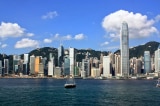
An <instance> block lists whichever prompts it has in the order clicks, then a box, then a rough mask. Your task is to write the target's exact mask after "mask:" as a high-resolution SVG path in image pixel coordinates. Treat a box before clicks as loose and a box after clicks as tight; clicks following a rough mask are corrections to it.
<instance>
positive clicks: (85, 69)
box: [81, 58, 91, 77]
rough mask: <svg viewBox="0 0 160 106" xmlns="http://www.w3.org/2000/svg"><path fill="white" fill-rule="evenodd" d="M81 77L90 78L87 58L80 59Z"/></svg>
mask: <svg viewBox="0 0 160 106" xmlns="http://www.w3.org/2000/svg"><path fill="white" fill-rule="evenodd" d="M81 73H83V74H82V75H84V76H82V77H89V76H91V70H90V61H89V59H88V58H86V59H82V72H81Z"/></svg>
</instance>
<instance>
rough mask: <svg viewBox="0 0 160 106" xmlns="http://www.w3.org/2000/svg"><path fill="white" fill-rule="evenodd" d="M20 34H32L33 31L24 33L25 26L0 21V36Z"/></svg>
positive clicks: (6, 36) (17, 35) (19, 35)
mask: <svg viewBox="0 0 160 106" xmlns="http://www.w3.org/2000/svg"><path fill="white" fill-rule="evenodd" d="M21 36H29V37H31V36H34V34H33V33H26V32H25V28H22V27H21V26H19V25H18V24H17V23H10V22H8V23H5V22H1V25H0V38H3V39H4V38H8V37H21Z"/></svg>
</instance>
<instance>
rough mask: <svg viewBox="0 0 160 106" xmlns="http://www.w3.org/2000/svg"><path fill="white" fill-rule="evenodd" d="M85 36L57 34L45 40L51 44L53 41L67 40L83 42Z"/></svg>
mask: <svg viewBox="0 0 160 106" xmlns="http://www.w3.org/2000/svg"><path fill="white" fill-rule="evenodd" d="M84 38H85V36H84V34H77V35H75V36H74V37H72V35H66V36H61V35H60V34H58V33H57V34H55V35H54V36H52V37H51V38H45V39H44V40H43V42H44V43H51V42H52V41H66V40H82V39H84Z"/></svg>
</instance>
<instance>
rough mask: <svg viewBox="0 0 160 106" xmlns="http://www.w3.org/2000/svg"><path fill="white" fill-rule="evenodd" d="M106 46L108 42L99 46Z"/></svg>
mask: <svg viewBox="0 0 160 106" xmlns="http://www.w3.org/2000/svg"><path fill="white" fill-rule="evenodd" d="M108 44H109V42H107V41H106V42H104V43H102V44H101V46H106V45H108Z"/></svg>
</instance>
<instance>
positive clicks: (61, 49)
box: [58, 45, 64, 67]
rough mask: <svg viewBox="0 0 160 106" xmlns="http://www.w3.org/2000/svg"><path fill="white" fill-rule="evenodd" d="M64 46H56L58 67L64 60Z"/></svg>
mask: <svg viewBox="0 0 160 106" xmlns="http://www.w3.org/2000/svg"><path fill="white" fill-rule="evenodd" d="M63 57H64V48H63V46H62V45H60V47H59V48H58V67H62V64H63V62H64V59H63Z"/></svg>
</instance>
